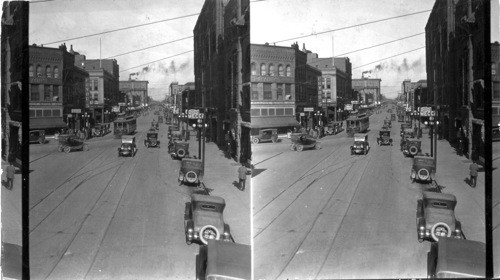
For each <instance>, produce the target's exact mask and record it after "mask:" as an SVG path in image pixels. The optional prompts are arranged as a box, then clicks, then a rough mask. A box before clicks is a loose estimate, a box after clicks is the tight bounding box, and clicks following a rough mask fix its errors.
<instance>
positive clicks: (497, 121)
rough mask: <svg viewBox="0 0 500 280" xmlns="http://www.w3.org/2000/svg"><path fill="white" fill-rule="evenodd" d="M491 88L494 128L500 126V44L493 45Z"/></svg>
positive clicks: (492, 122)
mask: <svg viewBox="0 0 500 280" xmlns="http://www.w3.org/2000/svg"><path fill="white" fill-rule="evenodd" d="M491 83H492V85H491V88H492V94H493V95H492V98H491V101H492V102H491V103H492V106H493V108H492V110H491V124H492V125H493V127H498V126H499V125H500V44H499V43H498V42H495V43H492V44H491Z"/></svg>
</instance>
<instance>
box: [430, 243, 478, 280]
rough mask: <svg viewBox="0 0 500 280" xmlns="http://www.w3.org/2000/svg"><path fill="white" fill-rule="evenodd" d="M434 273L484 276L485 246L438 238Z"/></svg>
mask: <svg viewBox="0 0 500 280" xmlns="http://www.w3.org/2000/svg"><path fill="white" fill-rule="evenodd" d="M435 246H437V247H438V259H439V262H438V264H437V267H436V272H441V273H450V272H451V273H453V274H464V276H471V277H472V276H483V277H484V276H485V272H486V245H485V244H484V243H482V242H479V241H472V240H465V239H457V238H449V237H444V238H439V241H438V242H437V244H436V245H435Z"/></svg>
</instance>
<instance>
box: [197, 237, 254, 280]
mask: <svg viewBox="0 0 500 280" xmlns="http://www.w3.org/2000/svg"><path fill="white" fill-rule="evenodd" d="M251 265H252V249H251V247H250V245H244V244H238V243H232V242H224V241H218V240H208V244H207V245H206V246H200V247H199V251H198V255H196V279H200V280H203V279H207V280H208V279H220V280H236V279H241V280H250V279H251V277H252V267H251Z"/></svg>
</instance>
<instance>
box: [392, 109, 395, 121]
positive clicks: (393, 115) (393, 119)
mask: <svg viewBox="0 0 500 280" xmlns="http://www.w3.org/2000/svg"><path fill="white" fill-rule="evenodd" d="M391 112H392V111H391ZM391 121H396V114H391Z"/></svg>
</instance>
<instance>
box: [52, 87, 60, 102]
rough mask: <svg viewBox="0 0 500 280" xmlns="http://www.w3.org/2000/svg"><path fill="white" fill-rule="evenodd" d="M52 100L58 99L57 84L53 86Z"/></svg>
mask: <svg viewBox="0 0 500 280" xmlns="http://www.w3.org/2000/svg"><path fill="white" fill-rule="evenodd" d="M52 101H59V86H58V85H54V86H53V91H52Z"/></svg>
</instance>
